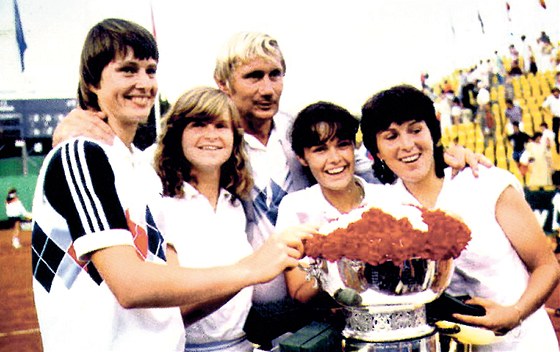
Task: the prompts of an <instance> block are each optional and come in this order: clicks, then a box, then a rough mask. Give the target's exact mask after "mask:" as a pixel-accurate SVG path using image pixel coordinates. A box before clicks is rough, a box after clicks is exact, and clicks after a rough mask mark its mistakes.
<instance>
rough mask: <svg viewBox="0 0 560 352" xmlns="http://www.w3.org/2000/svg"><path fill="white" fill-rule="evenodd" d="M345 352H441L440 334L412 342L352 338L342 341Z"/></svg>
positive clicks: (415, 339)
mask: <svg viewBox="0 0 560 352" xmlns="http://www.w3.org/2000/svg"><path fill="white" fill-rule="evenodd" d="M342 350H343V351H344V352H441V348H440V341H439V334H438V333H437V332H435V333H432V334H431V335H428V336H424V337H418V338H414V339H410V340H401V341H385V342H368V341H361V340H356V339H351V338H345V339H343V341H342Z"/></svg>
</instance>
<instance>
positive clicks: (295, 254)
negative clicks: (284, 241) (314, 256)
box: [286, 247, 302, 262]
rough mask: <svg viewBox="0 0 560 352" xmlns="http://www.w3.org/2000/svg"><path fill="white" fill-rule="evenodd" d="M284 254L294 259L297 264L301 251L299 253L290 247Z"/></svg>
mask: <svg viewBox="0 0 560 352" xmlns="http://www.w3.org/2000/svg"><path fill="white" fill-rule="evenodd" d="M286 253H287V254H288V256H289V257H290V258H293V259H296V260H297V261H298V262H299V260H300V259H301V253H302V251H299V250H297V249H295V248H292V247H290V248H288V249H287V251H286Z"/></svg>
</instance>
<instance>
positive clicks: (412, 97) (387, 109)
mask: <svg viewBox="0 0 560 352" xmlns="http://www.w3.org/2000/svg"><path fill="white" fill-rule="evenodd" d="M407 121H424V122H425V123H426V125H427V126H428V130H429V131H430V134H431V136H432V140H433V144H434V159H435V167H436V176H437V177H439V178H442V177H443V176H444V173H443V170H444V169H445V167H446V166H447V165H446V164H445V161H444V160H443V146H442V145H441V142H440V140H441V128H440V124H439V120H438V119H437V117H436V112H435V109H434V102H433V101H432V100H431V99H430V98H429V97H428V96H427V95H426V94H424V93H422V92H421V91H420V90H418V89H416V88H414V87H412V86H409V85H398V86H395V87H392V88H389V89H386V90H384V91H381V92H379V93H377V94H375V95H373V96H372V97H371V98H369V99H368V101H367V102H366V103H365V104H364V105H363V106H362V119H361V123H360V127H361V130H362V135H363V141H364V145H365V146H366V148H367V149H368V151H369V152H370V154H371V155H372V157H373V159H374V163H373V172H374V174H375V176H376V177H377V178H378V179H379V180H380V181H381V182H383V183H393V182H394V181H395V180H396V179H397V175H395V173H394V172H393V171H391V170H390V169H389V168H387V167H386V165H385V163H384V162H383V161H381V159H379V157H378V156H377V153H378V151H379V149H378V147H377V134H378V133H380V132H383V131H386V130H387V129H388V128H389V126H390V125H391V124H392V123H393V122H394V123H396V124H398V125H402V124H403V123H405V122H407Z"/></svg>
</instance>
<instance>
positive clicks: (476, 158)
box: [443, 145, 494, 176]
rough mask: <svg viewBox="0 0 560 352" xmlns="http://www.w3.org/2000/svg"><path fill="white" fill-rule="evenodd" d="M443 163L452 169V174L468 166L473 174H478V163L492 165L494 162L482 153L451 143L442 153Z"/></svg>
mask: <svg viewBox="0 0 560 352" xmlns="http://www.w3.org/2000/svg"><path fill="white" fill-rule="evenodd" d="M443 158H444V160H445V163H446V164H447V165H449V166H450V167H451V168H452V169H453V176H455V175H457V174H458V173H459V171H462V170H463V169H464V168H465V167H467V166H469V167H470V168H471V170H472V173H473V175H474V176H478V165H479V164H481V165H483V166H486V167H492V166H494V164H492V162H491V161H490V160H489V159H488V158H487V157H485V156H484V155H482V154H479V153H475V152H473V151H472V150H470V149H467V148H465V147H463V146H460V145H452V146H450V147H449V148H447V149H446V150H445V153H444V155H443Z"/></svg>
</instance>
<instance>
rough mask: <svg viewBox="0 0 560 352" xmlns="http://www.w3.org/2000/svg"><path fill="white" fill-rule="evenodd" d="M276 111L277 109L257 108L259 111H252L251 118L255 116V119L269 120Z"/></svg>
mask: <svg viewBox="0 0 560 352" xmlns="http://www.w3.org/2000/svg"><path fill="white" fill-rule="evenodd" d="M277 112H278V109H270V110H259V111H255V112H253V114H252V115H253V118H255V119H259V120H270V119H272V118H273V117H274V115H276V113H277Z"/></svg>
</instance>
